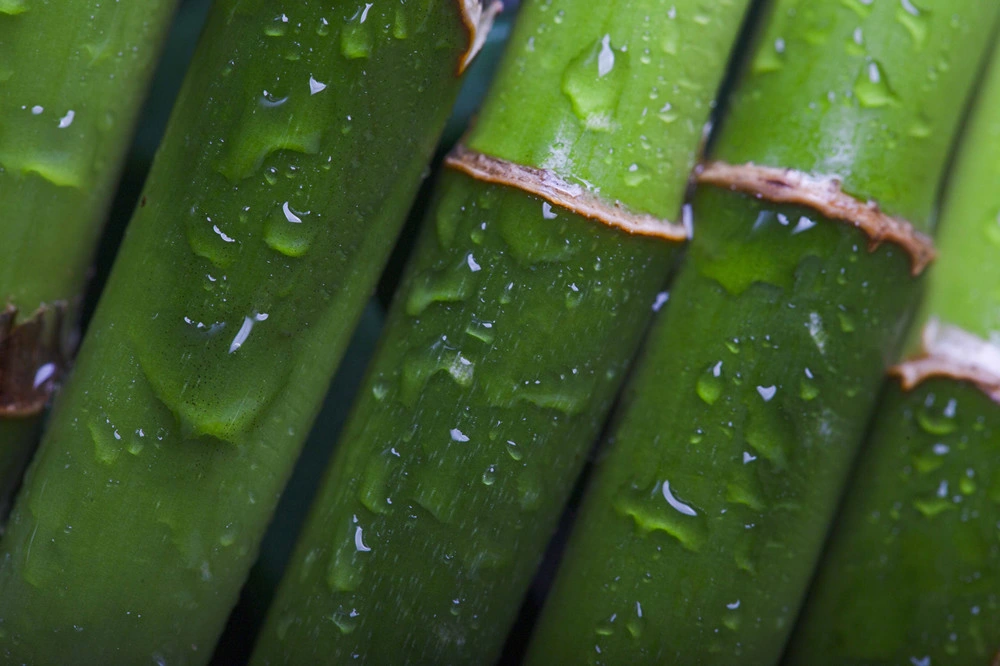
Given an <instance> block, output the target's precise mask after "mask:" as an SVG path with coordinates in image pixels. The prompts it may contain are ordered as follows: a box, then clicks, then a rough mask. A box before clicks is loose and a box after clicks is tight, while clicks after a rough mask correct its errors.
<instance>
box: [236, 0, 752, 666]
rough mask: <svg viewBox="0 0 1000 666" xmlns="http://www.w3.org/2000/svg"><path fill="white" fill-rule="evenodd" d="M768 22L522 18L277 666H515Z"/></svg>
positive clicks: (333, 497)
mask: <svg viewBox="0 0 1000 666" xmlns="http://www.w3.org/2000/svg"><path fill="white" fill-rule="evenodd" d="M746 6H747V3H746V2H739V1H732V0H728V1H723V2H715V3H712V4H711V5H710V6H708V5H704V4H703V3H698V2H690V1H687V0H685V1H682V2H670V3H666V2H659V1H658V0H641V1H639V0H632V1H624V0H620V1H617V2H602V3H592V2H587V1H585V0H558V1H555V2H541V1H540V2H526V3H525V4H524V5H522V8H521V14H520V16H519V17H518V24H517V27H516V28H515V32H514V34H513V36H512V38H511V42H510V43H509V45H508V51H507V54H506V56H505V61H504V63H503V64H502V66H501V71H500V74H499V77H498V79H497V80H496V81H495V83H494V85H493V88H492V90H491V93H490V96H489V97H488V99H487V101H486V104H485V106H484V108H483V110H482V112H481V114H480V118H479V121H478V123H477V124H476V126H475V128H474V129H473V130H472V132H471V134H470V135H469V136H468V137H467V139H466V142H465V149H463V150H460V151H459V152H457V153H456V154H454V155H453V159H452V161H451V165H452V169H451V171H452V172H451V173H447V174H445V176H444V177H443V179H442V182H441V184H440V187H439V189H438V192H437V199H436V202H435V204H434V205H433V207H432V209H431V213H430V215H429V216H428V218H427V220H426V226H425V228H424V229H423V232H422V238H421V241H420V244H419V246H418V248H417V250H416V253H415V256H414V257H413V258H412V259H411V262H410V266H409V267H408V269H407V274H406V277H405V279H404V282H403V285H402V287H401V289H400V290H399V292H398V295H397V297H396V301H395V303H394V305H393V307H392V311H391V313H390V316H389V321H388V323H387V327H386V331H385V333H384V335H383V338H382V340H381V342H380V347H379V351H378V352H377V354H376V357H375V360H374V362H373V364H372V366H371V368H370V371H369V375H368V378H367V380H366V383H365V385H364V387H363V389H362V391H361V394H360V398H359V400H358V402H357V403H356V405H355V407H354V410H353V414H352V416H351V418H350V420H349V422H348V424H347V426H346V428H345V434H344V436H343V438H342V440H341V442H340V445H339V448H338V450H337V452H336V453H335V458H334V460H333V463H332V466H331V468H330V470H329V472H328V474H327V476H326V478H325V481H324V484H323V487H322V489H321V491H320V493H319V496H318V499H317V500H316V502H315V505H314V508H313V510H312V513H311V516H310V518H309V520H308V522H307V525H306V528H305V530H304V532H303V535H302V537H301V538H300V541H299V543H298V545H297V547H296V552H295V554H294V556H293V560H292V563H291V565H290V566H289V569H288V570H287V572H286V575H285V577H284V579H283V582H282V585H281V587H280V588H279V592H278V595H277V597H276V600H275V602H274V604H273V606H272V607H271V610H270V613H269V616H268V620H267V623H266V626H265V629H264V631H263V632H262V634H261V637H260V639H259V641H258V644H257V647H256V651H255V654H254V658H253V663H255V664H311V663H315V662H316V661H317V660H321V659H322V660H332V661H337V660H342V661H345V662H346V661H349V660H352V659H356V660H358V661H359V663H369V664H385V663H400V664H402V663H414V664H415V663H471V664H480V663H490V662H491V661H492V660H494V659H495V658H496V656H497V655H498V653H499V651H500V648H501V646H502V644H503V641H504V638H505V635H506V632H507V630H508V628H509V627H510V625H511V624H512V623H513V621H514V618H515V616H516V613H517V610H518V607H519V605H520V603H521V599H522V597H523V595H524V593H525V592H526V591H527V588H528V585H529V583H530V580H531V576H532V574H533V572H534V569H535V567H536V565H537V563H538V562H539V560H540V558H541V556H542V554H543V552H544V549H545V546H546V543H547V541H548V539H549V537H550V536H551V534H552V531H553V529H554V527H555V525H556V522H557V520H558V517H559V514H560V511H561V509H562V507H563V505H564V503H565V501H566V499H567V497H568V495H569V492H570V490H571V488H572V485H573V483H574V480H575V477H576V476H577V474H578V473H579V471H580V468H581V466H582V464H583V461H584V459H585V457H586V453H587V451H588V449H589V447H590V445H591V444H592V442H593V441H594V439H595V438H596V436H597V434H598V432H599V429H600V427H601V425H602V422H603V420H604V418H605V416H606V414H607V413H608V411H609V409H610V407H611V404H612V401H613V399H614V396H615V393H616V391H617V389H618V387H619V385H620V383H621V381H622V379H623V377H624V374H625V371H626V368H627V366H628V364H629V362H630V360H631V357H632V355H633V353H634V351H635V349H636V347H637V345H638V344H639V339H640V336H641V334H642V332H643V330H644V327H645V326H646V324H647V322H648V319H649V317H650V314H651V312H652V307H653V306H654V304H656V303H657V301H658V300H661V299H658V293H659V292H660V290H661V288H662V285H663V283H664V281H665V279H666V277H667V273H668V271H669V270H670V267H671V265H672V262H673V259H674V258H675V257H676V256H677V250H678V249H679V248H680V246H681V242H680V241H682V240H683V239H684V236H685V231H684V230H683V228H679V227H678V225H677V224H672V225H669V224H666V223H664V222H658V221H657V220H674V221H675V222H676V221H679V218H680V214H681V205H682V201H683V197H684V191H685V187H686V183H687V180H688V175H689V172H690V169H691V167H692V166H693V164H694V161H695V158H696V155H697V150H698V145H699V142H700V139H701V135H702V127H703V125H704V124H705V122H706V120H707V118H708V115H709V112H710V108H711V103H712V100H713V98H714V96H715V95H716V88H717V86H718V84H719V82H720V79H721V78H722V75H723V73H724V71H725V66H726V61H727V58H728V54H729V51H730V49H731V48H732V45H733V43H734V41H735V38H736V34H737V31H738V29H739V27H740V25H741V22H742V19H743V15H744V11H745V9H746ZM671 7H673V9H671ZM491 179H496V180H497V181H501V182H488V181H490V180H491ZM505 179H506V182H510V183H511V185H507V184H504V182H505ZM514 181H516V182H514ZM554 183H559V184H558V185H554ZM616 204H617V205H616ZM571 209H572V210H571ZM574 210H576V211H579V212H577V213H574V212H573V211H574ZM586 215H589V216H590V217H585V216H586ZM594 218H599V219H594ZM602 220H603V221H604V222H608V224H602ZM612 223H621V224H623V225H625V226H626V227H628V225H630V224H633V223H635V224H638V225H640V226H642V231H641V233H629V232H628V231H625V230H622V229H621V228H617V227H614V226H609V225H610V224H612ZM629 228H631V229H632V230H633V231H636V229H635V228H634V227H629ZM646 233H648V234H652V235H651V236H647V235H643V234H646ZM657 234H659V236H657ZM664 236H667V237H664Z"/></svg>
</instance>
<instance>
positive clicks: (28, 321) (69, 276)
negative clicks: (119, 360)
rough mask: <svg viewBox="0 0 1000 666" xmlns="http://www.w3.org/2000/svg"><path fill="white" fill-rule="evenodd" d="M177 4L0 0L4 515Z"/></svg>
mask: <svg viewBox="0 0 1000 666" xmlns="http://www.w3.org/2000/svg"><path fill="white" fill-rule="evenodd" d="M175 5H176V2H175V0H137V1H134V2H124V3H120V2H100V1H97V0H92V1H89V2H86V1H80V0H49V1H47V2H44V1H42V0H2V1H0V117H2V118H3V121H2V122H0V211H2V212H0V234H2V235H3V243H2V244H0V518H2V516H4V515H6V510H5V506H6V504H7V501H8V499H9V498H8V494H9V492H10V491H11V489H12V488H13V486H15V485H16V483H17V481H18V480H19V478H20V472H21V471H22V469H23V466H24V463H25V461H26V460H27V457H28V456H29V455H30V453H31V451H32V449H33V447H34V443H35V441H36V436H37V433H38V429H39V428H38V425H39V413H40V412H41V411H42V409H43V408H44V407H45V404H46V402H47V401H48V397H49V394H50V392H51V391H52V390H53V389H54V388H55V386H56V384H57V383H58V382H59V380H60V379H61V376H62V374H63V371H64V370H65V369H66V367H65V366H66V363H67V361H68V358H69V356H70V352H71V351H72V347H73V338H74V337H75V336H76V332H75V328H76V319H77V310H78V307H77V306H78V305H79V300H80V297H81V295H82V291H83V287H84V283H85V282H86V273H87V267H88V265H89V263H90V261H91V256H92V254H93V251H94V246H95V245H96V242H97V238H98V235H99V233H100V229H101V226H102V224H103V221H104V216H105V213H106V212H107V208H108V206H109V204H110V201H111V195H112V193H113V191H114V186H115V183H116V182H117V179H118V174H119V172H120V170H121V166H122V162H123V159H124V157H125V150H126V148H127V147H128V143H129V140H130V138H131V135H132V129H133V126H134V125H135V120H136V115H137V113H138V111H139V108H140V106H141V104H142V99H143V97H144V95H145V93H146V88H147V85H148V84H149V80H150V77H151V76H152V73H153V67H154V65H155V64H156V59H157V55H158V54H159V52H160V47H161V46H162V44H163V39H164V37H165V36H166V32H167V28H168V27H169V25H170V18H171V16H172V15H173V11H174V8H175Z"/></svg>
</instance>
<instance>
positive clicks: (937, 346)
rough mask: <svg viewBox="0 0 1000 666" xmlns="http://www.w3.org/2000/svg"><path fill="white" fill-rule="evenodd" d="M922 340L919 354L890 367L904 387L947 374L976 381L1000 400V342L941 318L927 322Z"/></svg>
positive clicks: (978, 386)
mask: <svg viewBox="0 0 1000 666" xmlns="http://www.w3.org/2000/svg"><path fill="white" fill-rule="evenodd" d="M921 342H922V346H923V350H922V352H921V354H920V355H919V356H916V357H915V358H911V359H909V360H907V361H904V362H902V363H900V364H899V365H897V366H894V367H892V368H890V370H889V374H890V375H892V376H895V377H899V379H900V383H901V384H902V386H903V390H905V391H911V390H913V389H914V388H916V387H917V386H919V385H920V384H921V383H923V382H925V381H927V380H928V379H931V378H934V377H947V378H951V379H954V380H957V381H963V382H970V383H972V384H975V385H976V387H977V388H979V390H981V391H982V392H983V393H985V394H986V395H987V396H989V397H990V399H992V400H993V401H994V402H997V403H1000V346H998V345H997V344H995V343H993V342H990V341H987V340H983V339H982V338H980V337H978V336H975V335H973V334H971V333H969V332H967V331H964V330H962V329H961V328H959V327H958V326H952V325H950V324H944V323H942V322H941V321H939V320H938V319H931V320H930V321H929V322H927V325H926V326H924V330H923V332H922V333H921Z"/></svg>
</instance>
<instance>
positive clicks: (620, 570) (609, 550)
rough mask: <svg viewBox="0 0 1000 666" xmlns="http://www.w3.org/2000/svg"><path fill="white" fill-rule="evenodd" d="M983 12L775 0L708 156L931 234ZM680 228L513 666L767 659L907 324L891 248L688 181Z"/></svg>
mask: <svg viewBox="0 0 1000 666" xmlns="http://www.w3.org/2000/svg"><path fill="white" fill-rule="evenodd" d="M998 14H1000V6H998V5H996V4H994V3H981V2H978V1H975V0H967V1H964V2H955V1H954V0H938V1H936V2H930V1H925V2H915V3H911V2H908V1H907V2H904V3H900V2H861V1H858V0H844V1H842V2H841V1H838V2H800V1H798V0H778V2H776V4H775V6H774V9H773V13H772V15H771V17H770V20H769V22H768V25H767V29H766V30H764V31H763V32H762V33H761V35H760V36H759V39H758V41H757V45H756V49H755V52H754V54H753V57H752V60H751V62H750V63H749V66H748V67H747V70H746V72H745V73H744V75H743V77H742V79H741V81H740V83H739V85H738V89H737V92H736V94H735V98H734V101H733V103H732V105H731V108H730V110H729V113H728V115H727V116H726V117H725V118H724V120H723V126H722V130H721V133H720V135H719V136H718V137H717V139H716V141H715V144H714V148H713V150H712V153H713V154H712V157H713V158H714V159H716V160H724V161H726V162H729V163H731V164H735V165H741V164H744V163H746V162H754V163H756V164H758V165H763V166H767V167H773V168H779V169H784V168H793V169H798V170H801V171H803V172H806V173H807V174H810V175H812V176H815V177H821V176H836V177H838V178H839V179H840V180H841V181H842V183H843V188H844V190H845V191H846V192H848V193H849V194H851V195H854V196H855V197H857V198H859V199H860V200H861V202H866V201H867V200H869V199H872V200H874V201H876V202H878V203H879V204H880V205H881V206H882V208H883V210H885V211H886V212H888V213H890V214H892V215H897V216H903V217H905V218H907V219H908V220H909V221H910V222H911V223H912V224H913V225H914V226H915V227H916V228H917V229H918V230H923V231H929V230H930V229H931V227H932V220H933V218H934V205H935V196H936V192H937V190H938V188H939V184H940V182H941V180H942V175H943V171H944V169H945V166H946V163H947V158H948V153H949V148H950V146H951V144H952V142H953V138H954V137H955V135H956V133H957V130H958V127H959V123H960V120H961V118H962V114H963V109H964V105H965V101H966V100H967V99H968V98H969V97H970V93H971V91H972V90H973V86H974V83H975V78H976V74H977V72H978V69H979V66H980V62H981V60H982V56H983V54H984V52H985V51H986V48H987V46H988V44H989V42H990V40H991V38H992V36H993V27H994V25H995V20H996V17H997V16H998ZM789 189H791V188H789ZM825 191H829V190H825ZM694 217H695V236H694V240H693V242H692V246H691V248H690V250H689V252H688V256H687V260H686V264H685V266H684V267H683V268H682V270H681V271H680V273H679V275H678V278H677V280H676V282H675V284H674V286H673V288H672V291H671V302H670V305H669V307H668V310H667V311H666V312H665V313H664V317H663V318H662V319H661V320H660V321H659V322H658V323H657V324H656V326H655V328H654V329H653V331H652V333H651V336H650V339H649V340H648V342H647V353H646V355H645V357H644V358H643V359H642V361H641V365H640V367H639V369H638V371H637V373H636V376H635V379H634V381H633V382H632V384H631V387H630V388H629V389H628V391H627V393H626V398H625V402H624V405H623V409H622V411H621V412H620V414H619V415H618V419H617V423H616V425H615V427H614V428H613V430H612V433H611V435H610V442H609V448H608V451H607V453H606V455H605V457H604V458H603V459H602V460H601V463H600V465H599V466H598V469H597V471H596V473H595V477H594V479H593V482H592V484H591V487H590V488H589V490H588V493H587V496H586V498H585V500H584V502H583V506H582V509H581V511H580V513H579V515H578V517H577V522H576V530H575V533H574V534H573V536H572V537H571V540H570V543H569V546H568V551H567V555H566V558H565V560H564V561H563V563H562V566H561V569H560V572H559V575H558V578H557V580H556V582H555V585H554V589H553V591H552V594H551V596H550V597H549V599H548V601H547V605H546V607H545V610H544V611H543V615H542V617H541V620H540V623H539V626H538V628H537V631H536V634H535V636H534V638H533V643H532V646H531V648H530V650H529V657H528V663H529V664H532V665H542V664H563V663H583V662H585V661H586V662H590V663H608V664H624V663H628V664H662V663H676V664H705V665H708V664H727V665H728V664H734V663H747V664H761V665H764V664H771V663H774V662H775V661H776V660H777V659H778V657H779V656H780V654H781V652H782V649H783V646H784V643H785V641H786V638H787V636H788V633H789V632H790V630H791V626H792V622H793V621H794V618H795V616H796V612H797V610H798V607H799V605H800V603H801V600H802V598H803V596H804V594H805V590H806V586H807V584H808V582H809V579H810V576H811V574H812V571H813V566H814V564H815V562H816V560H817V558H818V556H819V551H820V548H821V546H822V544H823V539H824V537H825V534H826V531H827V526H828V524H829V522H830V520H831V519H832V516H833V512H834V509H835V506H836V503H837V500H838V498H839V496H840V493H841V489H842V487H843V484H844V483H845V481H846V477H847V473H848V470H849V468H850V464H851V461H852V459H853V456H854V453H855V451H856V448H857V445H858V444H859V443H860V441H861V439H862V436H863V435H864V431H865V426H866V423H867V420H868V418H869V415H870V413H871V410H872V407H873V405H874V402H875V398H876V395H877V391H878V388H879V386H880V384H881V380H882V376H883V368H884V367H885V365H886V364H887V363H888V362H889V361H890V359H892V358H894V357H895V355H896V350H897V347H898V345H899V342H900V339H901V336H902V332H903V328H904V325H905V323H906V321H907V318H908V317H909V315H910V312H911V308H912V307H913V306H914V305H915V301H916V298H917V296H918V282H917V280H915V279H914V278H913V277H912V275H911V269H912V265H913V262H912V261H911V259H910V257H909V256H907V253H906V252H905V251H904V250H903V249H902V248H901V247H900V246H898V245H896V244H893V243H884V244H882V245H881V246H880V247H879V249H878V250H877V251H875V252H870V251H869V248H868V245H869V238H868V237H867V236H866V234H865V233H863V232H861V231H860V230H859V229H856V228H854V227H853V226H852V225H850V224H847V223H844V222H842V221H839V220H831V219H827V218H825V217H824V216H823V215H821V214H820V213H819V212H818V211H816V210H813V209H810V208H806V207H801V206H793V205H790V204H776V203H771V202H769V201H767V200H761V199H757V198H754V197H752V196H749V195H744V194H739V193H735V192H731V191H729V190H728V188H724V187H716V186H714V185H712V186H710V185H702V186H701V187H699V190H698V192H697V193H696V195H695V199H694Z"/></svg>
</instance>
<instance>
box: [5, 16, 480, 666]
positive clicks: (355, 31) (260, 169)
mask: <svg viewBox="0 0 1000 666" xmlns="http://www.w3.org/2000/svg"><path fill="white" fill-rule="evenodd" d="M479 9H480V5H478V4H477V3H474V2H473V3H468V2H466V3H459V2H457V1H454V0H449V1H432V0H425V1H423V2H416V1H414V2H408V3H407V4H406V5H401V4H398V3H374V4H373V3H358V4H349V5H348V4H343V3H340V4H338V6H337V7H336V8H334V9H331V8H330V7H329V6H328V3H318V2H302V1H301V0H280V1H279V0H270V1H268V2H264V0H256V1H250V2H248V1H247V0H222V1H219V2H216V4H215V6H214V7H213V9H212V12H211V14H210V17H209V19H208V25H207V28H206V32H205V37H204V39H202V41H201V44H200V45H199V49H198V52H197V54H196V56H195V60H194V64H193V65H192V69H191V71H190V73H189V75H188V77H187V79H186V81H185V84H184V87H183V89H182V91H181V94H180V97H179V101H178V104H177V107H176V109H175V112H174V114H173V117H172V119H171V122H170V126H169V128H168V130H167V134H166V137H165V139H164V141H163V144H162V146H161V148H160V151H159V154H158V156H157V159H156V162H155V164H154V166H153V169H152V173H151V175H150V177H149V181H148V183H147V185H146V187H145V189H144V191H143V194H142V198H141V201H140V203H139V207H138V209H137V211H136V214H135V216H134V218H133V220H132V223H131V225H130V227H129V231H128V233H127V236H126V239H125V241H124V244H123V246H122V249H121V251H120V253H119V259H118V261H117V262H116V265H115V267H114V270H113V271H112V275H111V277H110V280H109V283H108V286H107V288H106V291H105V293H104V295H103V297H102V300H101V303H100V305H99V306H98V310H97V313H96V314H95V317H94V320H93V323H92V325H91V328H90V331H89V332H88V335H87V338H86V340H85V341H84V344H83V346H82V349H81V353H80V357H79V361H78V364H77V366H76V368H75V370H74V377H73V379H72V381H71V382H70V383H69V384H68V385H67V387H66V389H65V392H64V393H63V394H62V395H61V396H60V399H59V401H58V402H57V404H56V406H55V409H54V413H53V414H52V418H51V422H50V426H49V429H48V432H47V434H46V436H45V438H44V439H43V442H42V444H41V447H40V449H39V452H38V454H37V455H36V457H35V462H34V463H33V465H32V468H31V469H30V470H29V472H28V475H27V478H26V481H25V486H24V489H23V490H22V492H21V494H20V495H19V497H18V499H17V504H16V505H15V508H14V512H13V513H12V516H11V520H10V526H9V530H8V533H7V535H6V536H5V538H4V539H3V541H2V542H0V553H2V554H0V646H2V648H0V650H2V652H0V654H3V656H4V657H6V658H8V659H11V660H14V661H18V662H21V661H26V662H31V663H115V664H118V663H123V664H124V663H145V662H148V661H150V660H151V659H152V660H153V661H159V662H162V663H171V664H173V663H203V662H205V661H207V660H208V659H209V657H210V655H211V652H212V646H213V643H214V641H215V640H216V638H217V636H218V633H219V631H220V630H221V629H222V627H223V624H224V622H225V620H226V615H227V613H228V612H229V610H230V608H231V607H232V605H233V603H234V602H235V601H236V597H237V594H238V592H239V588H240V585H241V584H242V582H243V580H244V577H245V576H246V573H247V570H248V569H249V567H250V565H251V564H252V562H253V559H254V557H255V554H256V552H257V547H258V544H259V541H260V538H261V535H262V534H263V532H264V528H265V526H266V524H267V522H268V520H269V517H270V515H271V512H272V510H273V507H274V505H275V503H276V500H277V497H278V495H279V493H280V491H281V488H282V486H283V484H284V482H285V480H286V478H287V476H288V474H289V472H290V471H291V467H292V464H293V462H294V460H295V457H296V455H297V454H298V451H299V448H300V446H301V443H302V440H303V439H304V437H305V435H306V434H307V432H308V430H309V426H310V423H311V421H312V419H313V418H314V416H315V412H316V411H317V409H318V406H319V404H320V402H321V399H322V396H323V393H324V390H325V388H326V386H327V383H328V382H329V379H330V376H331V375H332V373H333V370H334V368H335V366H336V365H337V362H338V360H339V358H340V356H341V353H342V351H343V348H344V345H345V343H346V342H347V340H348V339H349V337H350V331H351V328H352V326H353V324H354V323H355V321H356V319H357V317H358V315H359V314H360V312H361V310H362V307H363V305H364V303H365V301H366V300H367V298H368V297H369V295H370V293H371V291H372V288H373V286H374V282H375V280H376V278H377V276H378V272H379V270H380V268H381V266H382V264H383V262H384V260H385V258H386V256H387V255H388V253H389V250H390V249H391V245H392V242H393V239H394V237H395V235H396V232H397V230H398V228H399V226H400V224H401V221H402V218H403V216H404V214H405V212H406V210H407V207H408V206H409V204H410V200H411V198H412V195H413V194H414V192H415V189H416V186H417V184H418V182H419V179H420V175H421V172H422V171H423V170H424V169H425V167H426V163H427V160H428V159H429V157H430V155H431V152H432V150H433V148H434V145H435V143H436V140H437V136H438V134H439V132H440V131H441V129H442V127H443V125H444V122H445V120H446V118H447V115H448V111H449V105H450V102H451V101H452V100H453V98H454V96H455V94H456V93H457V90H458V86H459V77H458V76H457V73H458V72H459V71H460V69H461V68H462V67H463V66H464V64H465V62H467V59H468V56H469V48H470V43H471V42H472V36H473V34H480V31H478V30H475V31H474V30H472V27H471V26H470V24H469V21H471V20H472V19H473V18H475V17H474V16H472V14H475V12H476V10H479ZM488 15H489V14H487V17H488ZM471 25H472V26H474V24H471Z"/></svg>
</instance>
